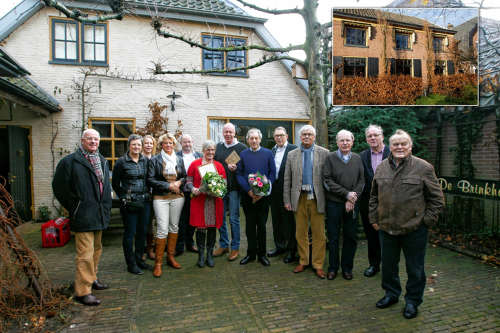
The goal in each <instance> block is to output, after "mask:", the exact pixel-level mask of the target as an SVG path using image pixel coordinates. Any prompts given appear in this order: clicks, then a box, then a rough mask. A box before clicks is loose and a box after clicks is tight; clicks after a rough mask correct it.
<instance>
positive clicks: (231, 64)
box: [202, 35, 247, 76]
mask: <svg viewBox="0 0 500 333" xmlns="http://www.w3.org/2000/svg"><path fill="white" fill-rule="evenodd" d="M202 42H203V45H206V46H208V47H211V48H221V47H232V46H242V45H246V43H247V41H246V39H244V38H236V37H226V36H217V35H215V36H214V35H202ZM224 53H225V56H224ZM246 64H247V51H245V50H241V51H230V52H222V51H208V50H202V68H203V70H211V69H231V68H238V67H245V66H246ZM209 74H214V75H228V76H247V71H246V70H245V69H241V70H237V71H232V72H227V73H209Z"/></svg>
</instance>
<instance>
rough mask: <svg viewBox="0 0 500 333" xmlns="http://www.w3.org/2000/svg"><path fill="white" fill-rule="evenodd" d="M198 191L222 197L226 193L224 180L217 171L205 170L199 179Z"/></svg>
mask: <svg viewBox="0 0 500 333" xmlns="http://www.w3.org/2000/svg"><path fill="white" fill-rule="evenodd" d="M200 192H202V193H205V194H207V195H210V196H212V197H217V198H223V197H224V196H225V195H226V193H227V186H226V180H225V179H224V178H222V176H221V175H219V174H218V173H217V172H207V173H205V175H204V176H203V178H202V179H201V186H200Z"/></svg>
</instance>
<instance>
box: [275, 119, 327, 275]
mask: <svg viewBox="0 0 500 333" xmlns="http://www.w3.org/2000/svg"><path fill="white" fill-rule="evenodd" d="M299 133H300V141H301V144H300V146H299V148H298V149H295V150H292V151H291V152H290V153H288V159H287V161H286V166H285V178H284V183H283V203H284V205H285V209H286V210H289V211H293V212H294V214H295V222H296V231H295V237H296V239H297V248H298V250H299V257H300V260H299V265H297V266H296V267H295V269H294V270H293V272H294V273H301V272H303V271H304V270H305V268H306V267H307V266H308V265H309V255H310V254H309V225H310V226H311V233H312V254H311V258H312V260H311V261H312V267H313V269H314V271H315V273H316V276H318V277H319V278H320V279H324V278H325V277H326V274H325V272H324V271H323V264H324V262H325V192H324V189H323V182H322V175H321V170H322V168H323V164H324V162H325V160H326V157H327V156H328V149H325V148H323V147H321V146H318V145H316V144H314V142H315V140H316V130H315V129H314V127H312V126H311V125H305V126H303V127H302V128H301V129H300V132H299Z"/></svg>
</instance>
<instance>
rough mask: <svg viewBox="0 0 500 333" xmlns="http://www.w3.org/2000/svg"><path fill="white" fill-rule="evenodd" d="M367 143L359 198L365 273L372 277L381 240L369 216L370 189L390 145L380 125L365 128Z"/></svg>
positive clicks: (378, 259) (378, 264) (378, 256)
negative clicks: (366, 250) (362, 185)
mask: <svg viewBox="0 0 500 333" xmlns="http://www.w3.org/2000/svg"><path fill="white" fill-rule="evenodd" d="M365 137H366V143H368V145H369V146H370V148H368V149H366V150H363V151H362V152H361V153H360V154H359V155H360V156H361V160H362V161H363V167H364V173H365V188H364V189H363V193H362V194H361V198H360V200H359V211H360V213H361V220H362V221H363V229H364V231H365V235H366V240H367V242H368V262H369V266H368V268H367V269H365V272H364V275H365V276H366V277H372V276H374V275H375V274H377V273H378V272H379V271H380V241H379V239H378V231H377V230H375V229H373V227H372V225H371V223H370V219H369V218H368V202H369V201H370V191H371V189H372V180H373V175H374V174H375V171H377V167H378V166H379V165H380V163H382V160H385V159H386V158H387V157H388V156H389V153H390V151H389V146H386V145H384V132H383V131H382V127H380V126H378V125H369V126H368V127H367V128H366V129H365Z"/></svg>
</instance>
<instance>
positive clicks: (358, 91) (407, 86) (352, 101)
mask: <svg viewBox="0 0 500 333" xmlns="http://www.w3.org/2000/svg"><path fill="white" fill-rule="evenodd" d="M422 92H423V90H422V79H421V78H416V77H411V76H409V75H387V76H380V77H374V78H363V77H344V78H342V79H341V80H338V81H336V83H335V95H334V102H333V104H335V105H412V104H415V100H416V99H417V97H418V96H421V95H422Z"/></svg>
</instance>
